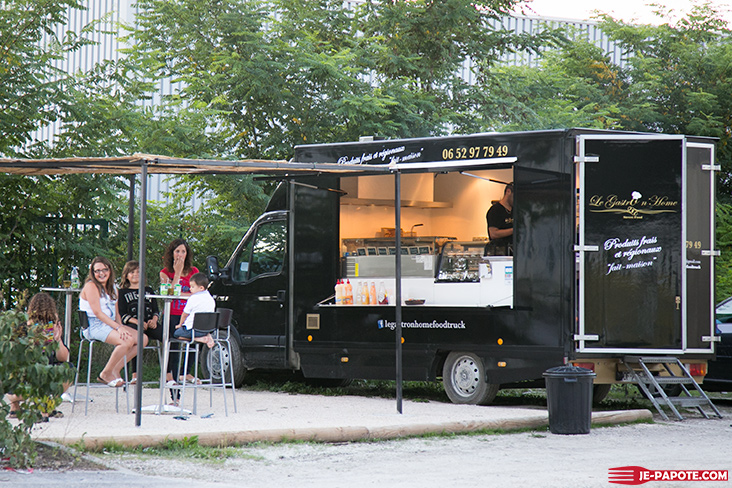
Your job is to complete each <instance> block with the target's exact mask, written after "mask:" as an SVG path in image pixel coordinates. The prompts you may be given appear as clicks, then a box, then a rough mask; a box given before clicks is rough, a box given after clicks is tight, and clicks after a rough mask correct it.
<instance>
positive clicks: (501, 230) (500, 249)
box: [485, 182, 513, 256]
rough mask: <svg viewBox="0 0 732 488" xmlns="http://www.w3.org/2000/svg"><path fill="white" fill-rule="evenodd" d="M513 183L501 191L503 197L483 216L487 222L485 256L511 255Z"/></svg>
mask: <svg viewBox="0 0 732 488" xmlns="http://www.w3.org/2000/svg"><path fill="white" fill-rule="evenodd" d="M512 211H513V182H512V183H508V184H507V185H506V188H504V189H503V197H501V199H500V200H498V201H497V202H496V203H494V204H493V205H491V208H490V209H489V210H488V212H487V213H486V214H485V218H486V220H487V221H488V239H489V242H488V244H487V245H486V247H485V254H491V255H494V256H512V255H513V214H512Z"/></svg>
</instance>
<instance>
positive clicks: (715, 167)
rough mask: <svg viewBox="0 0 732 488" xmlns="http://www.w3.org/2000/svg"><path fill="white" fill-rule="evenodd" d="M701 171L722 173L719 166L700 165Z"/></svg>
mask: <svg viewBox="0 0 732 488" xmlns="http://www.w3.org/2000/svg"><path fill="white" fill-rule="evenodd" d="M702 170H703V171H722V166H721V165H719V164H702Z"/></svg>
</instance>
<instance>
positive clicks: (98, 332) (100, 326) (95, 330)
mask: <svg viewBox="0 0 732 488" xmlns="http://www.w3.org/2000/svg"><path fill="white" fill-rule="evenodd" d="M87 316H88V315H87ZM112 330H113V329H112V328H111V327H110V326H108V325H107V324H105V323H104V322H102V321H101V320H99V319H98V318H96V317H89V328H87V329H84V330H83V331H82V334H84V337H86V338H87V339H89V340H94V341H99V342H106V340H107V336H109V333H110V332H112Z"/></svg>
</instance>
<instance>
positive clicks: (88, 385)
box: [71, 310, 130, 415]
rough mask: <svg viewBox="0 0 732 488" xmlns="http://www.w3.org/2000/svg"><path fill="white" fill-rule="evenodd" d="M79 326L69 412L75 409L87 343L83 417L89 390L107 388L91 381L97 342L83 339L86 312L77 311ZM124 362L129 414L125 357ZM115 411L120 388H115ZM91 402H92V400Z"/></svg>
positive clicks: (86, 317) (86, 408)
mask: <svg viewBox="0 0 732 488" xmlns="http://www.w3.org/2000/svg"><path fill="white" fill-rule="evenodd" d="M79 324H81V327H80V328H79V337H80V338H81V343H80V344H79V354H78V358H77V361H76V378H75V379H74V397H73V403H72V404H71V411H72V412H73V411H74V408H75V407H76V400H77V398H79V397H77V396H76V391H77V389H78V388H79V385H80V383H79V372H80V371H81V356H82V351H83V350H84V343H85V342H87V343H89V355H88V356H87V365H86V382H84V383H81V386H85V387H86V397H84V415H87V413H88V409H89V401H90V400H89V390H90V389H91V388H97V387H102V386H103V387H104V388H108V387H107V386H106V385H102V384H100V383H96V382H95V383H92V381H91V365H92V352H93V351H94V343H95V342H98V341H95V340H94V339H87V338H86V337H84V330H86V329H88V328H89V317H88V316H87V314H86V312H84V311H82V310H79ZM124 362H125V367H124V371H125V387H124V389H125V395H126V396H127V413H130V393H129V389H128V388H127V386H126V385H127V356H125V357H124ZM115 390H116V392H115V402H114V403H115V405H114V406H115V409H116V410H117V413H119V390H120V388H115ZM92 401H93V400H92Z"/></svg>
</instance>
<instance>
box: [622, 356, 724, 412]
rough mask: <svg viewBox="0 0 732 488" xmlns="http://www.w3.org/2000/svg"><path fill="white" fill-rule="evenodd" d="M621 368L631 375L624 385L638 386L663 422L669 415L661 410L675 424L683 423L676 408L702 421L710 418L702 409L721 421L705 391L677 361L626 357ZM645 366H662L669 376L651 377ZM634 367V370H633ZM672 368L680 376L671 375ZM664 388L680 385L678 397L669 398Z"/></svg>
mask: <svg viewBox="0 0 732 488" xmlns="http://www.w3.org/2000/svg"><path fill="white" fill-rule="evenodd" d="M622 364H623V366H625V368H626V369H627V370H628V372H629V373H630V376H629V379H628V380H625V381H624V382H625V383H635V384H637V385H638V386H639V387H640V389H641V390H642V391H643V393H644V394H645V395H646V397H647V398H648V399H649V400H650V401H651V403H653V406H654V407H655V408H656V410H657V411H658V413H660V414H661V417H663V419H664V420H668V415H666V412H665V411H664V410H663V406H666V407H668V408H669V409H670V410H671V411H672V412H673V414H674V415H675V416H676V418H677V419H678V420H684V417H683V415H681V413H680V412H679V410H678V409H677V408H676V407H677V406H678V407H682V408H692V407H693V408H696V409H697V410H698V411H699V412H700V413H701V414H702V415H703V416H704V418H707V419H708V418H709V415H707V413H706V412H705V411H704V409H703V408H702V407H703V406H706V407H709V408H711V409H712V410H713V411H714V415H715V416H717V417H719V418H722V414H721V413H720V412H719V410H718V409H717V407H716V406H715V405H714V404H713V403H712V401H711V400H710V399H709V397H708V396H707V394H706V393H705V392H704V390H702V389H701V386H699V383H697V382H696V380H694V377H693V376H691V374H689V371H688V370H687V369H686V367H685V366H684V365H683V363H682V362H681V361H680V360H679V358H676V357H669V356H658V357H653V356H651V357H638V356H628V357H624V358H623V359H622ZM648 364H661V365H662V366H663V368H664V369H665V370H666V372H667V373H668V375H669V376H660V375H655V376H654V375H653V373H651V371H650V369H649V368H648V366H647V365H648ZM633 365H637V366H635V367H634V366H633ZM671 365H675V366H676V367H677V368H678V369H679V370H680V371H681V373H682V374H681V375H680V376H677V375H676V374H674V371H673V369H672V368H671ZM663 385H679V386H680V387H681V393H680V394H679V396H678V397H674V396H671V397H670V396H668V395H667V394H666V392H665V391H664V389H663ZM687 385H691V386H693V388H691V389H692V391H693V390H694V389H696V391H697V392H698V393H699V396H691V392H690V391H689V388H687Z"/></svg>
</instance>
